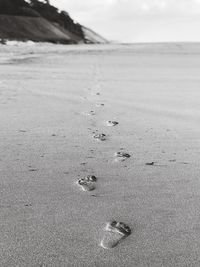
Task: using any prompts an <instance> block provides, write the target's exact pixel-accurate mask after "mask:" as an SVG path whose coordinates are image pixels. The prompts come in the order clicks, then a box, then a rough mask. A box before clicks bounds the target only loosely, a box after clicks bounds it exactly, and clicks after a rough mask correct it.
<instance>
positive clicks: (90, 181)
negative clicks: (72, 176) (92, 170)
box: [77, 175, 97, 191]
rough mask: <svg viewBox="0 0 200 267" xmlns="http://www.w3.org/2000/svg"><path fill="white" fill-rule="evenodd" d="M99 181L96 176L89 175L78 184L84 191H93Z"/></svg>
mask: <svg viewBox="0 0 200 267" xmlns="http://www.w3.org/2000/svg"><path fill="white" fill-rule="evenodd" d="M96 181H97V178H96V176H94V175H87V176H86V177H85V178H81V179H79V180H78V181H77V184H78V185H79V186H81V188H82V190H83V191H92V190H94V189H95V188H96V187H95V182H96Z"/></svg>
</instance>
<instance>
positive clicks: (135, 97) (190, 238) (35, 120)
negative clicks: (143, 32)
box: [0, 44, 200, 267]
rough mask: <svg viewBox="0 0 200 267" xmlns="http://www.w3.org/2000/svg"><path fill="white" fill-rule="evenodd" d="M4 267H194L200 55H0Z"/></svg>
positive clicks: (116, 50) (92, 51)
mask: <svg viewBox="0 0 200 267" xmlns="http://www.w3.org/2000/svg"><path fill="white" fill-rule="evenodd" d="M108 121H111V122H113V121H116V122H118V124H117V125H115V126H114V127H108V126H109V125H107V122H108ZM112 126H113V125H112ZM102 134H103V135H105V136H103V137H105V138H104V140H103V141H101V140H98V138H94V136H96V137H97V136H102ZM117 152H121V154H122V153H127V154H128V155H129V157H125V158H124V159H123V160H116V157H117V154H116V153H117ZM118 158H119V157H118ZM88 175H89V176H95V177H97V180H95V181H89V182H90V185H91V183H92V185H94V188H93V190H88V191H87V190H85V191H84V190H82V189H81V188H80V186H79V185H77V181H78V180H79V179H83V178H84V177H87V176H88ZM81 181H82V180H81ZM86 182H88V181H86ZM110 221H117V222H123V223H125V224H126V225H127V226H129V227H130V229H131V234H130V235H129V236H127V238H125V239H123V241H122V242H119V243H118V244H117V245H116V246H115V247H114V248H113V249H111V250H107V249H104V248H102V247H101V246H100V242H101V240H102V238H103V236H104V235H105V233H104V232H105V231H104V226H105V224H106V223H108V222H110ZM117 238H118V237H117ZM105 242H107V241H105ZM0 266H2V267H10V266H11V267H17V266H18V267H73V266H74V267H199V266H200V44H154V45H151V44H148V45H139V44H138V45H103V46H87V45H85V46H84V45H82V46H81V45H80V46H62V45H47V44H42V45H41V44H38V45H30V46H28V45H27V46H25V45H24V46H22V45H20V46H3V45H2V46H0Z"/></svg>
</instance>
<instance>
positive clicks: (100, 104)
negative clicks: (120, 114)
mask: <svg viewBox="0 0 200 267" xmlns="http://www.w3.org/2000/svg"><path fill="white" fill-rule="evenodd" d="M103 106H105V105H104V104H103V103H97V104H96V107H97V108H100V107H103Z"/></svg>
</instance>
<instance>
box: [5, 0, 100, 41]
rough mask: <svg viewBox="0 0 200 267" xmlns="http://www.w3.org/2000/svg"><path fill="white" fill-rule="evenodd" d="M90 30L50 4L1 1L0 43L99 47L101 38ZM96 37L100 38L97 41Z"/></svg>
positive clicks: (35, 0) (30, 0)
mask: <svg viewBox="0 0 200 267" xmlns="http://www.w3.org/2000/svg"><path fill="white" fill-rule="evenodd" d="M86 29H87V28H85V27H83V26H81V25H80V24H78V23H75V22H74V21H73V19H72V18H71V17H70V16H69V14H68V13H67V12H66V11H59V10H58V9H57V8H56V7H54V6H52V5H50V3H49V1H43V2H40V1H38V0H29V1H28V0H27V1H24V0H0V39H10V40H22V41H24V40H32V41H40V42H43V41H45V42H53V43H63V44H71V43H74V44H76V43H99V40H100V39H101V38H99V36H98V35H97V34H89V33H88V32H89V29H87V30H86ZM95 37H98V38H97V40H96V41H95ZM102 39H103V38H102Z"/></svg>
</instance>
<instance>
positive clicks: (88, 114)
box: [82, 110, 96, 116]
mask: <svg viewBox="0 0 200 267" xmlns="http://www.w3.org/2000/svg"><path fill="white" fill-rule="evenodd" d="M82 114H83V115H86V116H93V115H95V114H96V113H95V111H94V110H91V111H89V112H83V113H82Z"/></svg>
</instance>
